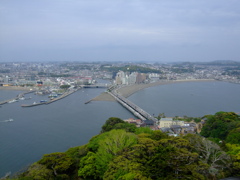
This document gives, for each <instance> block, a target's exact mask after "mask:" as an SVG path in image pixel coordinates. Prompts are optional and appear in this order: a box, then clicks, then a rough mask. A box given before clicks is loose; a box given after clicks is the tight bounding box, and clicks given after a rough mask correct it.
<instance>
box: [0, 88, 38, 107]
mask: <svg viewBox="0 0 240 180" xmlns="http://www.w3.org/2000/svg"><path fill="white" fill-rule="evenodd" d="M33 92H35V91H28V92H24V93H21V94H19V95H17V97H15V98H12V99H8V100H4V101H1V102H0V105H2V104H6V103H8V102H11V101H17V100H19V99H20V98H22V97H24V95H25V94H29V93H33Z"/></svg>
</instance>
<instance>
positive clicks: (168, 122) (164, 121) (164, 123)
mask: <svg viewBox="0 0 240 180" xmlns="http://www.w3.org/2000/svg"><path fill="white" fill-rule="evenodd" d="M172 125H179V126H184V121H179V120H173V119H172V118H161V119H160V121H159V128H163V127H165V128H166V127H167V128H170V127H171V126H172Z"/></svg>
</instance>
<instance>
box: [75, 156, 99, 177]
mask: <svg viewBox="0 0 240 180" xmlns="http://www.w3.org/2000/svg"><path fill="white" fill-rule="evenodd" d="M96 157H97V156H96V154H95V153H93V152H88V154H87V155H86V156H85V157H83V158H82V159H81V161H80V168H79V170H78V176H81V177H84V178H90V179H99V178H98V177H99V174H98V171H97V166H96Z"/></svg>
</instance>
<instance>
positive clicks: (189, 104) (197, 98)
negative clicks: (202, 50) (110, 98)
mask: <svg viewBox="0 0 240 180" xmlns="http://www.w3.org/2000/svg"><path fill="white" fill-rule="evenodd" d="M129 100H131V101H132V102H134V103H136V104H137V105H139V106H140V107H141V108H143V109H144V110H146V111H147V112H149V113H151V114H154V115H155V116H157V115H158V114H159V113H165V115H166V116H169V117H174V116H184V115H186V116H190V117H201V116H204V115H206V114H215V113H216V112H218V111H233V112H236V113H238V112H240V84H232V83H227V82H219V81H214V82H188V83H178V84H168V85H161V86H156V87H151V88H147V89H143V90H142V91H139V92H138V93H135V94H133V95H132V96H131V97H129Z"/></svg>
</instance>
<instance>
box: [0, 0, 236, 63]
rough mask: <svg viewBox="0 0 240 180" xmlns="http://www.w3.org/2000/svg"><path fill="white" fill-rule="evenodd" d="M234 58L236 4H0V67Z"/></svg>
mask: <svg viewBox="0 0 240 180" xmlns="http://www.w3.org/2000/svg"><path fill="white" fill-rule="evenodd" d="M213 60H235V61H240V1H239V0H0V62H10V61H85V62H86V61H128V62H133V61H147V62H178V61H190V62H196V61H213Z"/></svg>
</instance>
